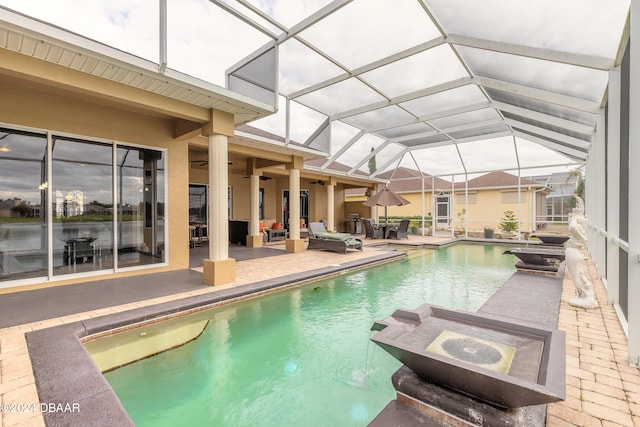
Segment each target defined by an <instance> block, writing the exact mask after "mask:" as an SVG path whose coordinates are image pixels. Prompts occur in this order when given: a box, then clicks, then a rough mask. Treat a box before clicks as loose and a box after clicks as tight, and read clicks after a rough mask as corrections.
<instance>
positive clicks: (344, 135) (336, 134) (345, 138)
mask: <svg viewBox="0 0 640 427" xmlns="http://www.w3.org/2000/svg"><path fill="white" fill-rule="evenodd" d="M358 132H360V129H358V128H355V127H353V126H351V125H348V124H346V123H343V122H341V121H339V120H335V121H333V122H331V153H337V152H338V151H340V149H342V147H344V146H345V145H346V144H347V143H348V142H349V141H351V140H352V139H353V138H355V137H356V136H357V135H358Z"/></svg>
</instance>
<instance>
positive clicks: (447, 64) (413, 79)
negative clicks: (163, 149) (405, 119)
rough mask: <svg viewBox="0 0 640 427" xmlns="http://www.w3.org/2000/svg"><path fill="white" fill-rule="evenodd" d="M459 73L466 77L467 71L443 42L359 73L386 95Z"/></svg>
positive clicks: (396, 94)
mask: <svg viewBox="0 0 640 427" xmlns="http://www.w3.org/2000/svg"><path fill="white" fill-rule="evenodd" d="M462 77H469V73H468V72H467V70H465V68H464V67H463V66H462V64H461V63H460V61H459V60H458V58H457V57H456V56H455V53H454V52H453V50H452V49H451V47H450V46H449V45H447V44H443V45H440V46H437V47H434V48H431V49H429V50H426V51H424V52H420V53H417V54H415V55H412V56H410V57H408V58H404V59H401V60H399V61H396V62H392V63H391V64H389V65H385V66H383V67H380V68H376V69H375V70H372V71H369V72H366V73H364V74H362V78H363V79H364V80H365V81H367V82H369V83H371V84H373V85H374V86H376V87H377V88H379V89H380V90H381V91H382V93H383V94H384V95H386V96H387V97H390V98H393V97H397V96H400V95H404V94H406V93H411V92H416V91H419V90H421V89H424V88H425V87H430V86H435V85H438V84H440V83H445V82H448V81H452V80H456V79H459V78H462Z"/></svg>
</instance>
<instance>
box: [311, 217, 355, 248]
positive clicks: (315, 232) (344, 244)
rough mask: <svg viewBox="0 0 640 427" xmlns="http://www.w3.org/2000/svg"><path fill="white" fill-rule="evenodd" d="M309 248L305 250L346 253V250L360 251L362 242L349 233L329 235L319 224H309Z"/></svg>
mask: <svg viewBox="0 0 640 427" xmlns="http://www.w3.org/2000/svg"><path fill="white" fill-rule="evenodd" d="M308 228H309V246H308V247H307V249H321V250H326V251H333V252H341V253H345V254H346V253H347V250H348V249H358V250H362V240H360V239H356V238H355V237H353V236H352V235H351V234H349V233H329V232H328V231H327V229H326V228H325V226H324V224H323V223H321V222H310V223H309V227H308Z"/></svg>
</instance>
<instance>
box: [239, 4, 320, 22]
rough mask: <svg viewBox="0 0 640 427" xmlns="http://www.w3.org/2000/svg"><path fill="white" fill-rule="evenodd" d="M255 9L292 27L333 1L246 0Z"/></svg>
mask: <svg viewBox="0 0 640 427" xmlns="http://www.w3.org/2000/svg"><path fill="white" fill-rule="evenodd" d="M245 1H246V2H247V3H249V4H251V5H252V6H253V7H255V8H257V9H259V10H260V11H262V12H263V13H265V14H267V15H269V16H270V17H272V18H273V19H275V20H276V21H278V22H281V23H282V24H284V25H285V26H287V27H292V26H293V25H295V24H297V23H298V22H300V21H302V20H303V19H305V18H306V17H307V16H309V15H312V14H313V13H316V12H317V11H318V10H320V9H321V8H323V7H324V6H326V5H328V4H329V3H331V1H332V0H305V1H274V2H265V1H263V0H245Z"/></svg>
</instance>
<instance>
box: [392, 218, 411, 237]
mask: <svg viewBox="0 0 640 427" xmlns="http://www.w3.org/2000/svg"><path fill="white" fill-rule="evenodd" d="M409 222H410V221H409V220H408V219H403V220H402V221H400V224H399V225H398V227H397V228H395V227H394V228H390V229H389V230H388V231H387V233H388V235H387V238H389V239H408V238H409V232H408V230H409Z"/></svg>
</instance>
